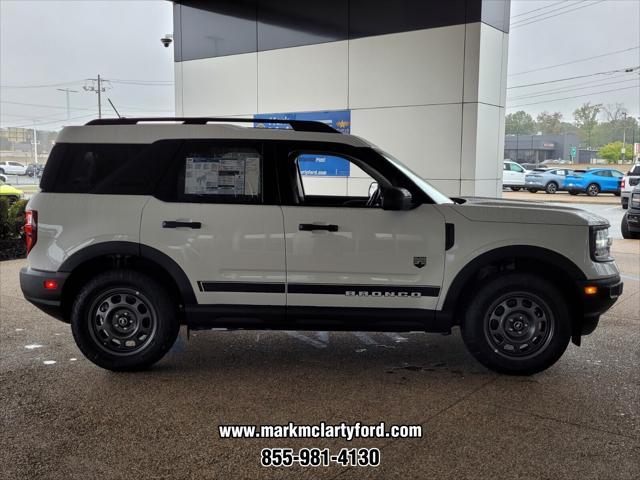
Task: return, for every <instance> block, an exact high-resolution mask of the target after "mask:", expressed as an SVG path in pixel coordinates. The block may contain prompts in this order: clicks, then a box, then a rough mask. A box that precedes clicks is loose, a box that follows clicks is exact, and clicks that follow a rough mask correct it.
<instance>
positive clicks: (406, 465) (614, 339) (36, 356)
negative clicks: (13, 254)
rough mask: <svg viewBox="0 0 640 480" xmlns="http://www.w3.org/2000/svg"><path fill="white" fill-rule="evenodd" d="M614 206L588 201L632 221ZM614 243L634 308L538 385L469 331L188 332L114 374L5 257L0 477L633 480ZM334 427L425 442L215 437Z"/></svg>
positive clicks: (628, 246) (634, 370) (630, 343)
mask: <svg viewBox="0 0 640 480" xmlns="http://www.w3.org/2000/svg"><path fill="white" fill-rule="evenodd" d="M541 197H542V196H541ZM616 198H617V197H616ZM541 199H542V198H541ZM611 207H612V206H611V205H604V206H588V207H587V206H585V208H589V209H593V208H595V209H599V208H602V209H603V210H602V211H601V210H597V211H598V212H599V213H602V212H607V211H609V212H611V214H612V215H618V213H616V212H617V210H615V209H614V208H611ZM608 208H611V209H610V210H607V209H608ZM617 208H618V210H620V208H619V207H617ZM594 211H595V210H594ZM613 249H614V254H615V257H616V259H617V261H618V264H619V267H620V269H621V271H622V275H623V280H624V282H625V291H624V294H623V296H622V298H621V299H620V300H619V301H618V302H617V303H616V305H615V306H614V307H613V308H612V309H611V310H610V311H609V312H608V313H607V314H606V315H604V316H603V317H602V318H601V322H600V326H599V328H598V329H597V330H596V331H595V332H594V333H593V334H592V335H591V336H589V337H585V338H584V339H583V346H582V347H580V348H578V347H576V346H574V345H570V346H569V348H568V350H567V352H566V353H565V355H564V356H563V357H562V358H561V359H560V361H559V362H558V363H557V364H556V365H555V366H553V367H552V368H551V369H549V370H547V371H545V372H543V373H541V374H538V375H535V376H532V377H524V378H518V377H507V376H500V375H496V374H494V373H492V372H490V371H488V370H486V369H484V368H483V367H481V366H480V365H479V364H478V363H477V362H476V361H474V360H473V358H472V357H471V356H470V355H469V354H468V353H467V352H466V350H465V348H464V346H463V344H462V341H461V339H460V338H459V334H458V332H457V331H454V334H453V335H451V336H440V335H427V334H423V333H402V334H386V333H357V332H355V333H333V332H332V333H327V332H256V331H211V332H192V333H191V335H190V336H187V333H186V331H183V332H182V333H181V335H180V337H179V339H178V342H177V343H176V345H175V346H174V348H173V350H172V351H171V352H170V354H169V355H167V356H166V357H165V358H164V359H163V360H162V361H161V362H160V363H159V364H157V365H156V367H155V368H153V369H152V370H150V371H147V372H142V373H129V374H122V373H120V374H115V373H110V372H108V371H104V370H101V369H99V368H97V367H96V366H94V365H93V364H92V363H90V362H89V361H88V360H85V359H84V357H83V356H82V354H81V353H80V352H79V350H78V349H77V347H76V346H75V344H74V342H73V339H72V336H71V331H70V328H69V327H68V326H67V325H65V324H63V323H60V322H58V321H57V320H54V319H52V318H50V317H47V316H46V315H45V314H43V313H41V312H40V311H39V310H37V309H36V308H35V307H33V306H31V305H30V304H28V303H27V302H26V301H25V300H24V299H23V298H22V295H21V292H20V289H19V285H18V270H19V268H20V267H21V266H23V265H24V264H25V261H24V260H16V261H9V262H2V263H0V278H1V279H2V283H1V286H0V318H1V321H0V402H1V405H2V407H1V408H0V417H1V419H2V444H3V447H2V449H0V464H1V465H3V466H4V469H5V470H4V472H3V478H7V479H24V478H52V479H53V478H60V479H62V478H64V479H67V478H78V479H85V478H110V479H111V478H172V479H173V478H229V477H231V476H233V477H234V478H432V479H437V478H469V479H483V478H581V479H587V478H593V479H624V478H637V472H638V471H639V469H640V369H638V361H639V360H640V351H639V350H638V345H639V344H640V281H639V280H640V261H639V258H640V244H639V242H637V241H633V240H616V241H615V242H614V247H613ZM323 420H324V421H326V422H331V423H340V422H343V421H344V422H349V423H355V422H364V423H377V422H380V421H385V422H386V423H387V424H394V423H395V424H420V425H422V426H423V437H422V438H421V439H410V440H408V439H393V440H391V439H385V440H354V441H352V442H347V441H344V440H339V441H336V440H334V441H331V440H260V439H257V440H256V439H253V440H234V439H221V438H220V437H219V435H218V429H217V427H218V425H220V424H232V423H237V424H256V425H260V424H285V423H287V422H289V421H294V422H297V423H299V424H303V423H304V424H314V423H318V422H320V421H323ZM264 447H293V448H301V447H329V448H330V449H331V450H332V453H335V452H336V451H337V450H339V449H340V448H342V447H379V448H380V449H381V465H380V466H379V467H377V468H362V469H358V470H355V469H348V468H346V469H345V468H340V467H326V468H317V469H306V470H305V469H302V468H301V467H296V468H281V469H273V468H271V469H266V468H263V467H261V466H260V450H261V449H262V448H264Z"/></svg>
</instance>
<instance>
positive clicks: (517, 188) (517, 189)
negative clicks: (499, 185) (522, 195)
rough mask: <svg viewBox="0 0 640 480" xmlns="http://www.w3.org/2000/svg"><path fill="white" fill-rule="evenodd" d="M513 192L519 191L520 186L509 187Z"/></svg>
mask: <svg viewBox="0 0 640 480" xmlns="http://www.w3.org/2000/svg"><path fill="white" fill-rule="evenodd" d="M509 188H511V190H512V191H513V192H519V191H520V188H521V187H509Z"/></svg>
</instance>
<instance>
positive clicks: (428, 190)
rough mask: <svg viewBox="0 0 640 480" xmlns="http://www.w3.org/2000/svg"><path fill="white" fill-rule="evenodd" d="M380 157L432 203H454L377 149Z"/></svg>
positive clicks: (404, 166) (396, 160)
mask: <svg viewBox="0 0 640 480" xmlns="http://www.w3.org/2000/svg"><path fill="white" fill-rule="evenodd" d="M375 150H376V152H378V153H379V154H380V155H382V156H383V157H384V158H386V159H387V160H389V161H390V162H391V163H392V164H393V165H394V166H395V167H396V168H397V169H398V170H400V171H401V172H402V173H404V174H405V175H406V176H407V177H409V178H410V179H411V181H412V182H413V183H415V184H416V185H417V186H418V187H419V188H420V190H422V191H423V192H424V193H425V194H426V195H428V196H429V198H431V200H433V201H434V203H437V204H441V203H454V202H453V200H451V199H450V198H449V197H447V196H446V195H445V194H444V193H441V192H440V191H439V190H438V189H436V188H435V187H434V186H433V185H431V184H430V183H429V182H427V181H426V180H425V179H424V178H422V177H420V176H419V175H418V174H417V173H415V172H413V171H412V170H411V169H409V167H407V166H406V165H404V164H403V163H402V162H401V161H400V160H398V159H397V158H395V157H394V156H393V155H391V154H389V153H387V152H385V151H384V150H380V149H379V148H376V149H375Z"/></svg>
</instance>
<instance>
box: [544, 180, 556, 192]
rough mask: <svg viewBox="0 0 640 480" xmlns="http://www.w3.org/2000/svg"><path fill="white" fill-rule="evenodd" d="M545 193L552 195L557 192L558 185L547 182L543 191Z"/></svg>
mask: <svg viewBox="0 0 640 480" xmlns="http://www.w3.org/2000/svg"><path fill="white" fill-rule="evenodd" d="M544 191H545V192H547V193H549V194H554V193H556V192H557V191H558V184H557V183H556V182H549V183H547V186H546V187H545V189H544Z"/></svg>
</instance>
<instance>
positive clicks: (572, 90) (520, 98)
mask: <svg viewBox="0 0 640 480" xmlns="http://www.w3.org/2000/svg"><path fill="white" fill-rule="evenodd" d="M637 80H638V79H637V78H628V79H626V80H618V81H617V82H608V83H601V84H599V85H591V86H589V87H577V88H565V89H560V90H548V91H547V92H538V93H536V94H533V95H522V96H520V97H513V98H508V99H507V101H509V100H524V99H527V98H535V97H544V96H546V95H554V94H556V93H568V92H577V91H580V90H588V89H589V88H600V87H605V86H608V85H616V84H619V83H626V82H635V81H637Z"/></svg>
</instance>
